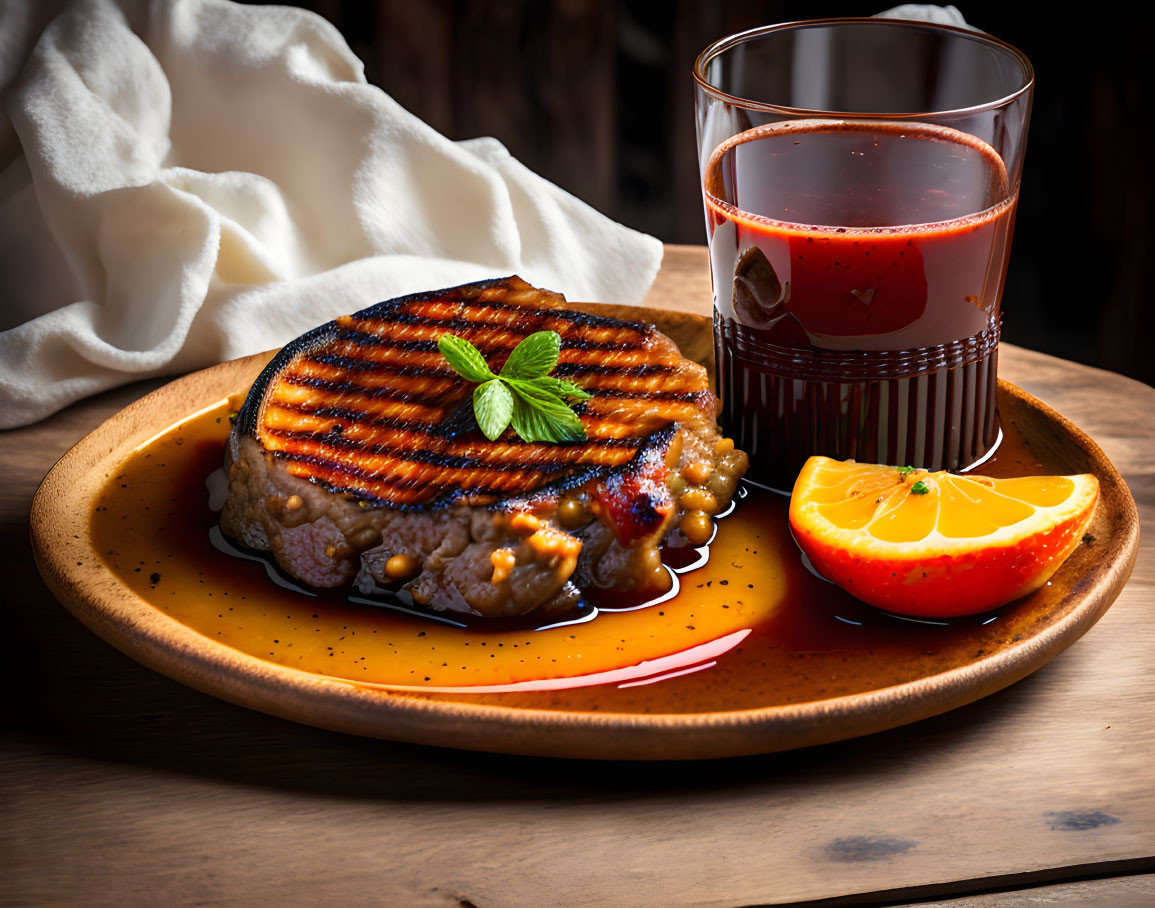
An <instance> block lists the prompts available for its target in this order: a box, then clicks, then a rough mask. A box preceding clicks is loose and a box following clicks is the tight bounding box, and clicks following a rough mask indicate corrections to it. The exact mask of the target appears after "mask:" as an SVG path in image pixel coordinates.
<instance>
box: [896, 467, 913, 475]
mask: <svg viewBox="0 0 1155 908" xmlns="http://www.w3.org/2000/svg"><path fill="white" fill-rule="evenodd" d="M895 469H896V470H898V475H899V476H905V475H906V474H907V473H913V472H914V467H895Z"/></svg>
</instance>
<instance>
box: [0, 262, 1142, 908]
mask: <svg viewBox="0 0 1155 908" xmlns="http://www.w3.org/2000/svg"><path fill="white" fill-rule="evenodd" d="M709 299H710V292H709V276H708V274H707V263H706V258H705V251H704V250H703V249H699V248H696V247H669V248H668V251H667V257H666V262H665V265H664V266H663V269H662V273H661V275H660V277H659V280H658V283H657V285H656V286H655V288H654V291H653V294H652V296H651V298H650V300H649V302H650V303H652V304H655V305H665V306H669V307H673V308H679V309H685V310H691V311H702V312H704V311H707V310H708V306H709ZM1001 372H1002V374H1003V375H1004V376H1005V377H1006V378H1009V379H1010V380H1011V381H1013V382H1015V383H1017V384H1019V385H1021V386H1023V387H1024V388H1026V389H1027V390H1028V391H1030V392H1032V393H1034V394H1036V395H1037V396H1039V397H1041V398H1042V399H1043V400H1045V401H1047V402H1048V403H1050V404H1051V405H1052V406H1054V407H1056V408H1057V409H1058V410H1059V411H1060V412H1062V413H1064V414H1065V415H1067V416H1068V417H1070V418H1071V419H1073V420H1074V422H1075V423H1077V424H1078V425H1079V426H1081V427H1082V428H1083V429H1085V430H1087V431H1088V432H1090V434H1091V435H1092V436H1093V437H1095V438H1096V439H1097V440H1098V441H1099V443H1100V444H1101V445H1102V446H1103V448H1104V449H1105V450H1106V451H1107V453H1108V455H1109V456H1110V457H1111V458H1112V460H1113V461H1114V463H1115V464H1116V465H1117V466H1118V467H1119V469H1120V470H1121V471H1122V473H1123V475H1124V477H1126V479H1127V481H1128V483H1129V484H1130V486H1131V489H1132V491H1133V493H1134V495H1135V498H1136V500H1137V501H1138V504H1139V509H1140V512H1141V514H1142V515H1143V520H1144V523H1146V522H1147V521H1149V520H1150V519H1151V517H1152V516H1153V515H1155V390H1153V389H1151V388H1149V387H1147V386H1145V385H1141V384H1139V383H1137V382H1134V381H1131V380H1129V379H1126V378H1123V377H1121V376H1118V375H1114V374H1111V373H1108V372H1102V371H1099V370H1095V369H1090V368H1086V367H1083V366H1077V365H1074V364H1071V363H1068V362H1063V361H1061V360H1058V359H1054V358H1052V357H1049V356H1044V355H1042V354H1038V353H1032V352H1029V351H1027V350H1023V349H1020V348H1016V347H1004V348H1003V354H1002V361H1001ZM158 384H159V382H145V383H138V384H136V385H132V386H130V387H127V388H123V389H121V390H118V391H114V392H111V393H108V394H104V395H101V396H100V397H97V398H94V399H92V400H88V401H85V402H83V403H81V404H78V405H76V406H74V407H71V408H70V409H68V410H66V411H65V412H63V413H60V414H58V415H56V416H54V417H52V418H51V419H49V420H46V421H45V422H43V423H40V424H38V425H35V426H31V427H28V428H25V429H19V430H14V431H10V432H7V433H4V434H3V435H0V471H2V472H0V475H2V477H3V482H2V483H0V528H2V532H3V545H2V546H0V551H2V553H3V555H2V557H3V567H4V570H3V578H4V585H5V586H6V588H7V591H8V592H7V594H6V595H5V596H4V603H5V604H4V607H3V610H2V614H3V620H4V628H3V630H4V634H3V640H4V641H5V643H6V646H5V658H4V661H3V664H4V669H5V671H6V674H7V677H6V682H7V683H6V684H5V686H4V704H5V707H6V709H7V715H6V721H5V722H4V728H5V732H4V736H3V738H4V744H3V750H2V752H0V772H2V776H0V816H3V818H4V822H3V824H2V825H3V829H2V830H0V867H3V873H2V875H0V878H2V880H3V882H2V883H0V902H2V903H4V904H14V903H19V904H43V903H51V904H85V905H97V904H112V903H116V904H127V905H159V904H172V903H179V904H184V903H197V904H230V905H237V904H265V903H270V902H278V903H282V904H348V905H361V904H390V905H406V906H408V905H434V906H469V905H476V906H479V908H489V906H498V905H530V906H540V905H662V906H667V905H702V904H704V905H725V906H728V905H752V904H779V903H786V902H795V901H812V900H834V901H832V902H825V901H824V902H823V903H824V904H827V903H829V904H852V903H860V902H870V903H878V902H884V903H887V904H892V903H903V902H905V901H908V900H911V899H916V898H919V899H925V898H949V899H951V904H952V905H954V904H963V905H1008V904H1027V903H1028V902H1033V901H1037V900H1039V899H1053V900H1057V901H1069V900H1072V899H1089V900H1092V901H1110V903H1111V904H1119V903H1127V904H1130V903H1134V904H1141V903H1153V902H1155V877H1153V876H1151V875H1149V874H1150V872H1151V871H1152V870H1153V869H1155V860H1153V858H1152V856H1153V855H1155V757H1153V752H1155V711H1153V709H1152V703H1153V702H1155V611H1153V606H1155V596H1153V586H1155V552H1153V551H1152V549H1153V546H1155V544H1153V543H1151V542H1145V543H1144V545H1143V549H1142V551H1141V553H1140V556H1139V561H1138V565H1137V567H1136V568H1135V572H1134V575H1133V576H1132V579H1131V581H1130V583H1129V584H1128V586H1127V587H1126V589H1125V590H1124V591H1123V594H1122V595H1121V596H1120V597H1119V599H1118V601H1117V602H1116V604H1115V605H1114V606H1113V607H1112V608H1111V610H1110V611H1109V612H1108V613H1107V615H1106V617H1105V618H1104V619H1103V620H1102V621H1101V622H1100V623H1099V624H1098V625H1096V626H1095V627H1094V628H1093V629H1092V630H1091V631H1090V633H1088V634H1087V636H1086V637H1084V638H1083V639H1082V640H1080V641H1079V642H1078V643H1076V644H1075V645H1074V646H1073V647H1072V648H1071V649H1069V650H1068V651H1067V652H1065V653H1063V654H1062V655H1061V656H1059V657H1058V658H1057V659H1055V660H1054V661H1053V662H1051V663H1050V664H1049V665H1047V666H1046V667H1045V668H1043V669H1042V670H1040V671H1039V672H1037V673H1035V674H1034V675H1032V676H1030V677H1029V678H1027V679H1026V680H1024V681H1022V682H1020V683H1019V684H1016V685H1014V686H1013V687H1012V688H1010V689H1008V690H1006V691H1003V692H1001V693H999V694H997V695H995V696H992V697H989V698H987V699H986V700H983V701H980V702H979V703H976V704H973V705H971V706H968V707H966V708H964V709H960V710H957V711H955V712H952V713H949V714H947V715H944V716H940V717H938V718H935V719H931V720H928V721H924V722H920V723H917V724H915V725H912V726H908V727H905V728H900V729H896V730H894V731H890V732H886V733H884V734H879V735H875V736H873V737H869V738H865V739H859V740H855V741H848V742H844V743H841V744H833V745H828V746H825V747H819V748H813V749H810V750H806V751H799V752H793V753H783V754H775V755H768V756H762V757H751V758H744V759H738V760H727V761H719V762H712V763H693V764H642V765H639V764H615V763H580V762H576V761H574V762H565V761H556V760H538V759H530V758H515V757H505V756H495V755H487V754H478V753H468V752H458V751H452V750H439V749H435V748H424V747H418V746H412V745H403V744H393V743H388V742H382V741H371V740H364V739H359V738H353V737H348V736H344V735H340V734H334V733H329V732H324V731H319V730H316V729H313V728H308V727H305V726H300V725H294V724H292V723H289V722H285V721H282V720H279V719H275V718H271V717H269V716H265V715H262V714H258V713H253V712H249V711H247V710H245V709H242V708H239V707H235V706H231V705H229V704H227V703H223V702H220V701H217V700H214V699H212V698H210V697H207V696H204V695H202V694H199V693H197V692H195V691H193V690H190V689H188V688H185V687H182V686H181V685H179V684H177V683H175V682H173V681H170V680H168V679H167V678H164V677H161V676H159V675H155V674H153V673H152V672H150V671H148V670H147V669H144V668H142V667H141V666H139V665H137V664H136V663H134V662H132V661H130V660H129V659H127V658H126V657H124V656H122V655H120V654H119V653H118V652H116V651H115V650H113V649H112V648H111V647H109V646H107V645H106V644H105V643H103V642H102V641H101V640H99V639H97V638H96V637H95V636H93V635H92V634H90V633H89V632H88V631H87V630H85V629H84V628H83V627H82V626H81V625H80V624H79V623H77V622H76V621H75V620H74V619H73V618H71V616H70V615H69V614H68V613H67V612H66V611H65V610H64V609H63V607H61V606H60V605H59V604H58V603H57V602H56V601H55V599H53V597H52V596H51V595H50V594H49V592H48V591H47V589H46V588H45V587H44V585H43V583H42V582H41V580H40V578H39V576H38V575H37V573H36V569H35V568H34V567H33V565H32V560H31V555H30V551H29V545H28V540H27V521H28V510H29V506H30V503H31V500H32V495H33V492H34V490H35V488H36V486H37V484H38V483H39V481H40V480H41V478H42V477H43V476H44V474H45V473H46V472H47V470H48V469H49V467H51V466H52V464H53V462H54V461H55V460H56V459H57V458H58V457H59V456H60V455H61V454H63V453H64V451H65V450H66V449H67V448H68V447H69V446H70V445H71V444H72V443H73V442H75V441H76V440H78V439H79V438H80V437H81V436H83V435H84V434H85V433H87V432H88V431H89V430H90V429H92V428H93V427H95V426H96V425H97V424H98V423H100V422H101V421H102V420H103V419H105V418H106V417H107V416H109V415H111V414H112V413H114V412H115V411H117V410H118V409H120V408H121V407H123V406H124V405H126V404H127V403H129V402H130V401H132V400H134V399H136V398H137V397H139V396H141V395H142V394H143V393H145V392H146V391H148V390H151V389H152V388H154V387H156V386H157V385H158ZM1056 884H1058V885H1056ZM996 890H997V891H1001V893H1002V894H1000V895H991V894H987V895H977V894H976V893H982V892H988V893H989V892H990V891H996Z"/></svg>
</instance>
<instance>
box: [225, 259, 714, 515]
mask: <svg viewBox="0 0 1155 908" xmlns="http://www.w3.org/2000/svg"><path fill="white" fill-rule="evenodd" d="M511 282H513V283H515V284H516V285H519V286H517V288H516V289H526V290H532V289H534V288H532V287H530V285H528V284H525V283H524V282H523V281H521V279H520V278H517V277H516V276H510V277H505V278H494V279H491V280H486V281H478V282H474V283H469V284H461V285H458V286H456V287H447V288H445V289H442V290H432V291H423V292H420V293H411V294H408V295H406V296H400V297H396V298H394V299H390V300H385V301H383V302H379V303H375V304H373V305H372V306H368V307H366V308H364V309H361V310H360V311H358V312H355V313H353V315H352V316H351V317H352V318H360V319H387V318H388V319H392V320H394V321H397V322H398V323H404V322H406V321H410V322H412V321H420V320H421V319H422V318H423V317H422V316H417V315H406V314H403V313H402V314H398V313H397V310H399V309H402V308H404V307H405V306H407V305H409V304H411V303H421V302H429V301H436V300H441V299H445V300H446V301H447V302H454V303H461V304H464V305H471V304H472V305H483V306H485V307H487V308H492V309H495V310H499V311H506V312H508V311H517V310H521V309H524V308H525V307H524V306H523V305H521V304H518V303H510V302H505V301H502V300H478V299H477V297H478V296H480V295H481V294H482V293H483V292H484V291H485V290H488V289H498V290H507V289H509V285H510V283H511ZM542 293H543V297H542V299H539V300H537V301H535V303H534V306H533V308H537V309H545V310H549V311H550V312H551V313H552V314H554V315H556V316H559V317H563V318H565V319H566V320H567V321H569V322H571V323H572V324H574V325H578V326H584V327H595V328H616V329H622V330H629V331H635V332H640V333H642V334H643V335H646V336H649V335H655V334H657V335H660V332H659V331H658V330H657V328H655V327H654V326H653V325H650V324H647V323H644V322H629V321H625V320H623V319H616V318H608V317H606V316H600V315H591V314H589V313H586V312H579V311H576V310H572V309H566V308H564V306H563V305H562V304H561V303H560V302H556V301H555V300H563V299H564V297H561V296H560V295H555V294H546V293H545V292H542ZM438 324H439V325H443V326H444V327H445V328H446V329H447V330H453V329H454V328H455V327H460V328H461V329H466V328H470V327H476V322H462V323H461V324H460V326H458V325H457V323H456V322H455V321H453V320H439V321H438ZM345 333H346V329H343V328H342V327H341V325H340V324H339V322H338V320H337V319H334V320H332V321H329V322H326V323H325V324H323V325H319V326H318V327H316V328H313V329H312V330H310V331H308V332H306V333H305V334H302V335H301V336H299V337H297V338H296V339H295V340H292V341H290V342H289V343H287V344H286V345H285V346H284V347H282V348H281V350H280V351H278V353H277V354H276V355H275V356H274V357H273V358H272V360H270V361H269V363H268V364H267V365H266V366H265V368H264V369H262V370H261V373H260V374H259V375H258V376H257V378H256V380H255V381H254V382H253V385H252V387H251V388H250V389H249V392H248V395H247V396H246V397H245V401H244V403H243V404H242V406H241V408H240V410H239V411H238V413H237V417H236V430H237V431H239V432H241V433H244V434H246V435H249V436H251V437H254V438H255V437H256V435H257V426H258V420H259V417H260V413H261V405H262V403H263V401H264V397H265V393H266V391H267V389H268V386H269V383H270V382H271V381H272V380H273V379H274V378H275V377H276V376H277V375H278V374H280V373H281V372H282V370H284V369H285V368H287V367H288V366H289V365H290V364H291V363H292V361H293V360H294V359H295V358H296V357H298V356H308V355H309V354H311V353H312V352H313V351H315V350H318V349H320V348H323V347H325V346H326V345H327V344H329V343H331V342H333V341H335V340H337V339H338V338H339V337H341V336H344V334H345ZM366 342H367V343H370V342H371V343H378V342H379V339H378V338H377V337H376V336H373V337H372V338H370V339H368V340H367V341H366ZM411 343H412V344H413V345H414V347H415V348H416V347H418V346H420V348H421V349H426V348H429V349H436V344H435V343H434V344H430V343H429V342H425V341H420V342H411ZM569 346H571V347H572V348H573V349H578V350H585V349H596V348H600V347H601V346H602V345H600V344H597V343H594V342H590V341H579V342H577V343H571V344H569ZM614 346H615V345H610V347H614ZM585 368H588V369H591V370H593V371H598V370H597V369H596V367H595V366H588V367H585ZM599 395H604V396H614V392H610V391H602V392H599ZM655 396H656V397H658V398H663V397H665V395H664V394H663V393H662V392H657V393H656V394H655ZM677 396H678V397H680V398H682V397H685V396H686V395H685V394H682V393H679V394H678V395H677ZM711 396H712V395H711V394H710V392H709V391H699V392H691V394H690V397H691V398H693V399H697V398H698V397H702V398H707V397H711ZM584 407H585V405H584V403H580V404H577V405H576V406H575V411H576V412H577V413H578V414H579V415H580V414H581V413H582V412H583V410H584ZM422 429H423V431H424V432H426V433H427V434H429V435H430V436H433V437H439V438H445V439H453V438H456V437H457V436H459V435H462V434H466V433H468V432H471V431H473V430H475V429H477V421H476V419H475V417H474V414H473V406H472V400H471V398H469V397H466V398H465V399H464V400H463V401H462V403H461V405H460V406H459V407H458V409H457V411H456V412H454V413H453V414H452V416H450V418H449V419H447V420H445V421H443V422H442V423H440V424H438V425H423V426H422ZM674 431H676V427H675V426H674V425H673V424H670V425H668V426H666V427H664V428H662V429H659V430H657V431H655V432H653V433H652V434H651V435H649V436H648V437H647V438H645V439H644V440H643V441H642V442H641V443H640V445H639V446H638V450H637V452H636V455H635V458H634V459H633V460H631V461H630V462H629V463H627V464H623V465H619V466H618V467H604V466H584V467H579V468H577V469H576V470H574V471H573V472H571V473H569V474H567V475H565V476H562V477H560V478H559V479H556V480H553V481H551V482H549V483H546V484H544V485H542V486H541V487H540V488H539V489H536V490H534V491H532V492H530V493H528V494H524V495H519V496H517V497H518V498H520V499H521V500H539V499H541V498H547V497H550V496H552V495H556V494H558V493H562V492H567V491H570V490H571V489H574V488H577V487H579V486H581V485H584V484H585V483H588V482H589V481H591V480H593V479H597V478H602V477H606V476H609V475H612V474H614V473H617V472H621V471H625V470H628V469H630V464H632V463H634V462H635V460H637V459H638V458H640V457H641V456H642V455H644V454H645V453H646V452H647V451H652V450H653V449H654V448H655V446H664V445H665V444H667V443H668V442H669V439H670V437H671V436H672V434H673V432H674ZM629 441H630V442H631V443H632V442H633V439H630V440H629ZM607 443H610V444H612V443H614V441H613V440H610V441H609V442H607ZM575 444H578V445H580V444H584V442H577V443H575ZM273 456H277V457H285V455H284V454H280V453H278V454H275V455H273ZM449 457H450V455H430V456H429V457H428V458H420V457H419V456H418V458H417V459H419V460H422V461H423V462H426V463H430V464H434V465H446V466H448V465H450V460H449ZM285 459H290V458H287V457H286V458H285ZM539 466H540V469H541V471H542V472H543V473H549V472H551V471H552V472H556V471H557V470H560V469H564V467H565V466H566V464H565V463H562V462H557V463H553V464H551V463H546V462H542V463H540V465H539ZM308 481H309V482H312V483H314V484H316V485H317V486H319V487H321V488H324V489H326V490H327V491H329V492H332V493H333V494H336V495H342V496H345V497H346V498H350V499H354V500H356V501H358V502H359V503H360V506H361V507H365V508H391V509H394V510H400V511H413V510H424V509H427V508H433V509H440V508H446V507H450V506H452V505H453V504H454V503H456V502H458V501H461V500H467V501H468V500H471V499H472V500H477V502H478V503H484V504H495V503H496V504H497V505H498V506H500V501H499V496H495V495H494V494H493V493H492V492H490V491H489V490H487V489H485V488H481V487H476V488H471V489H460V488H452V489H446V490H445V491H444V492H443V493H441V494H440V495H438V496H437V497H435V498H433V499H431V500H429V501H425V502H421V503H419V504H399V503H396V502H390V501H383V500H382V499H380V498H378V497H376V496H375V495H372V494H371V493H368V492H365V491H364V490H361V489H352V488H344V487H340V486H335V485H333V484H331V483H329V482H326V481H325V480H323V479H320V478H318V477H309V480H308Z"/></svg>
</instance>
